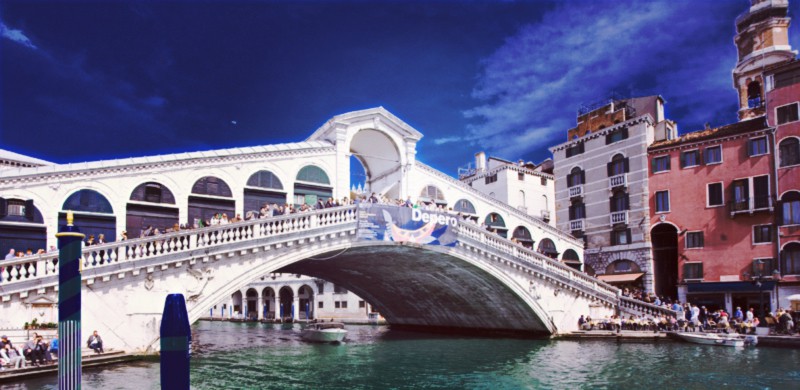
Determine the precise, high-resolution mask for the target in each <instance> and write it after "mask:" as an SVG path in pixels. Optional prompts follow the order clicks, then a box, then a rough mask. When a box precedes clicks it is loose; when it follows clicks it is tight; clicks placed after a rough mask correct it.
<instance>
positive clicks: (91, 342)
mask: <svg viewBox="0 0 800 390" xmlns="http://www.w3.org/2000/svg"><path fill="white" fill-rule="evenodd" d="M86 346H87V347H89V348H91V349H93V350H94V353H103V352H104V351H103V339H102V338H101V337H100V335H99V334H97V331H94V332H93V333H92V335H91V336H89V339H88V340H86Z"/></svg>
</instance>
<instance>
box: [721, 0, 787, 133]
mask: <svg viewBox="0 0 800 390" xmlns="http://www.w3.org/2000/svg"><path fill="white" fill-rule="evenodd" d="M788 9H789V0H750V9H749V10H748V11H746V12H744V13H743V14H741V15H739V16H738V17H737V18H736V37H735V38H734V40H733V41H734V43H735V44H736V49H737V50H738V52H739V61H738V62H737V63H736V67H735V68H733V87H734V88H735V89H736V91H737V92H739V120H740V121H742V120H746V119H750V118H754V117H757V116H760V115H764V113H765V110H764V80H763V79H762V72H763V70H764V68H766V67H768V66H770V65H773V64H777V63H781V62H785V61H789V60H791V59H793V58H794V57H795V55H796V54H797V53H796V52H793V51H792V47H791V45H789V21H790V18H789V17H788V15H787V11H788Z"/></svg>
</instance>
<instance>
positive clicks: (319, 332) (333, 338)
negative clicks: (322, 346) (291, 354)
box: [300, 322, 347, 343]
mask: <svg viewBox="0 0 800 390" xmlns="http://www.w3.org/2000/svg"><path fill="white" fill-rule="evenodd" d="M345 335H347V330H345V329H344V324H342V323H340V322H319V323H315V324H308V325H306V327H305V328H304V329H303V331H302V332H300V338H302V339H303V340H305V341H311V342H316V343H338V342H341V341H342V340H343V339H344V336H345Z"/></svg>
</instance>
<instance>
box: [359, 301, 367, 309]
mask: <svg viewBox="0 0 800 390" xmlns="http://www.w3.org/2000/svg"><path fill="white" fill-rule="evenodd" d="M365 307H367V303H366V302H364V301H358V308H359V309H363V308H365Z"/></svg>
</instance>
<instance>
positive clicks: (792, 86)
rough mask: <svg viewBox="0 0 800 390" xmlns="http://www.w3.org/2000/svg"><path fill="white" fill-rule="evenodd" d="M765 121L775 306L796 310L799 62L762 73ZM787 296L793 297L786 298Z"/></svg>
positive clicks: (799, 276)
mask: <svg viewBox="0 0 800 390" xmlns="http://www.w3.org/2000/svg"><path fill="white" fill-rule="evenodd" d="M764 78H765V80H766V93H767V102H766V108H767V121H768V123H769V125H770V126H774V127H775V142H776V144H775V148H774V150H775V151H776V153H777V155H776V157H775V160H776V161H775V162H776V165H777V166H776V168H775V178H776V179H777V180H776V186H777V188H776V191H775V194H776V195H777V200H778V206H777V210H776V218H775V224H776V226H777V233H778V234H777V235H776V237H775V240H776V243H775V244H776V248H777V250H778V260H779V262H778V263H777V267H778V270H779V271H780V276H781V279H780V281H779V283H778V299H777V302H778V306H780V307H789V306H793V308H794V309H795V310H800V295H797V294H800V120H799V119H800V115H798V111H800V102H798V100H800V61H798V60H793V61H790V62H786V63H783V64H779V65H777V66H774V67H772V68H770V69H769V70H767V71H766V72H765V73H764ZM789 297H794V298H796V299H793V300H790V299H789Z"/></svg>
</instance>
